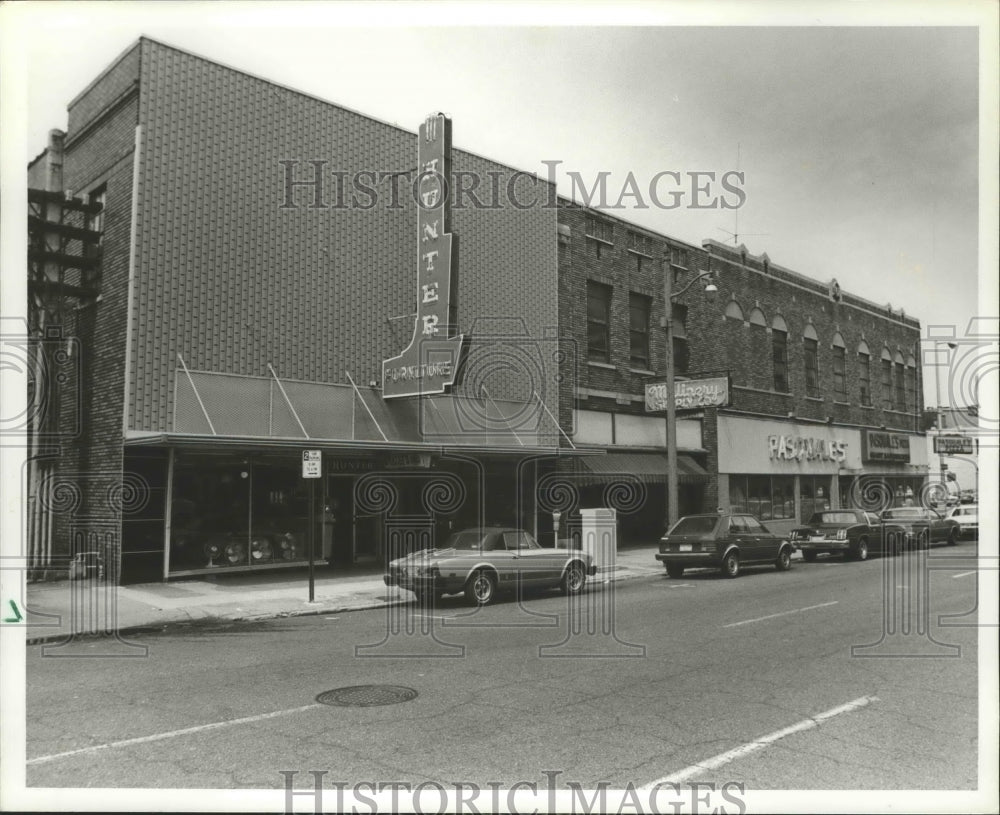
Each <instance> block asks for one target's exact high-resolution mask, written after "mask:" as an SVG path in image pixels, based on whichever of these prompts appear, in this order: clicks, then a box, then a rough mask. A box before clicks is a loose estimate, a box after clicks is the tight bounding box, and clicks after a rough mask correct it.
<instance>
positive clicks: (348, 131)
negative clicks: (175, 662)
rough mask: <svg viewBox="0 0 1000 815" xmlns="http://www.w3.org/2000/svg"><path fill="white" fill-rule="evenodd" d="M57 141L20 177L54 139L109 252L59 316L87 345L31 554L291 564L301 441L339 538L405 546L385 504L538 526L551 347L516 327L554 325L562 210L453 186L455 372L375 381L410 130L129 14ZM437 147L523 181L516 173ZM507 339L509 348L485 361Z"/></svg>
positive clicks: (321, 528)
mask: <svg viewBox="0 0 1000 815" xmlns="http://www.w3.org/2000/svg"><path fill="white" fill-rule="evenodd" d="M60 141H61V144H53V145H52V146H51V147H50V150H48V151H47V152H46V153H45V154H43V156H41V157H39V159H37V160H36V161H35V162H33V164H32V166H31V168H30V175H31V178H32V183H41V180H40V179H42V177H43V176H44V175H45V173H46V171H45V169H44V168H45V167H46V166H48V165H51V164H59V163H61V164H62V173H63V186H64V191H65V192H66V193H68V194H71V195H73V196H76V197H78V198H81V199H84V200H100V201H102V202H103V203H104V210H103V218H104V221H103V250H102V251H103V264H102V271H101V276H100V280H99V296H98V297H96V298H94V299H92V300H90V301H89V302H87V303H85V304H80V307H79V308H76V309H74V310H71V311H70V313H69V315H68V316H67V322H66V325H64V326H62V328H63V330H64V331H65V332H66V333H67V335H69V336H72V337H74V338H76V339H77V340H78V345H79V347H80V348H81V349H83V352H82V355H80V356H78V357H76V358H75V361H74V362H73V369H74V371H75V372H76V374H77V375H78V377H79V380H78V381H77V380H74V381H73V383H71V384H68V385H67V386H66V389H65V390H66V393H67V398H66V400H65V401H66V402H67V404H69V405H75V406H76V409H77V410H78V412H79V422H78V425H79V427H80V428H81V432H80V433H79V435H77V436H75V437H74V438H72V439H64V440H63V442H62V444H61V445H59V446H54V447H53V448H52V449H51V450H49V451H48V458H47V459H46V460H45V461H46V462H47V471H46V474H45V476H44V478H43V479H42V480H43V481H44V482H45V484H44V485H43V487H44V489H43V490H42V491H41V492H38V493H36V494H34V495H32V496H31V501H32V510H31V511H32V512H36V511H37V513H38V514H40V515H44V516H45V519H44V521H43V522H42V523H40V524H39V525H38V529H37V530H36V531H35V532H34V533H32V534H33V535H34V538H35V539H34V540H31V541H29V549H30V551H31V552H32V555H33V559H34V565H35V566H36V568H37V569H44V568H45V567H47V566H48V565H50V561H51V560H52V558H53V557H55V558H58V557H59V556H65V555H70V554H75V553H78V552H80V551H83V550H97V551H100V552H102V553H103V554H104V555H105V556H106V557H107V558H109V560H110V561H112V565H113V568H114V569H115V571H116V573H120V577H121V579H122V580H123V581H135V580H149V579H161V578H165V577H168V576H172V575H177V574H186V573H190V572H192V571H199V570H202V569H204V568H214V569H220V568H252V567H254V566H255V565H268V566H271V567H273V566H276V565H283V564H286V563H297V562H301V561H302V559H303V557H304V556H305V545H304V542H305V540H306V539H307V538H308V536H309V531H310V530H309V526H310V514H309V509H308V507H309V501H308V497H309V496H308V489H309V487H308V484H307V482H304V481H303V479H302V478H301V477H300V471H301V466H300V461H301V458H302V452H303V450H305V449H320V450H322V451H323V477H322V479H320V480H321V481H322V487H321V488H320V489H319V490H318V491H317V492H316V494H315V495H314V497H315V500H316V507H317V509H316V510H315V511H314V512H313V514H312V516H311V521H312V526H313V530H314V532H315V534H316V536H317V539H318V540H321V541H322V553H321V554H320V552H319V551H317V554H318V555H320V556H322V557H326V558H329V559H330V560H332V561H335V562H339V563H345V564H350V563H352V562H356V561H359V560H364V559H374V560H376V561H381V560H384V559H385V558H386V557H387V556H388V555H390V554H392V553H393V552H395V551H397V550H398V548H399V547H396V548H393V546H392V545H391V542H390V541H388V540H387V538H386V535H387V530H388V529H389V528H390V526H391V521H392V518H395V517H400V518H408V519H409V521H407V523H406V524H403V525H402V526H401V527H400V528H401V529H403V528H404V527H405V532H400V534H401V535H409V536H410V538H411V539H408V540H407V541H403V543H402V546H403V548H407V547H412V546H422V545H428V544H429V543H431V542H433V540H434V537H433V536H434V535H440V534H441V533H442V531H443V530H446V529H447V528H448V527H450V526H454V525H456V524H464V523H475V522H479V521H496V520H503V521H506V522H514V521H517V522H520V523H524V524H525V525H526V526H527V527H528V528H529V529H532V528H535V522H534V518H535V512H534V508H533V506H532V503H531V502H532V500H533V492H532V490H531V489H530V487H529V486H523V485H529V484H530V483H531V481H532V479H533V478H534V476H533V475H532V473H533V468H534V467H535V462H536V461H541V462H544V461H545V459H546V454H547V453H548V454H551V453H552V451H553V450H555V449H556V448H557V446H558V429H557V428H556V426H555V419H554V416H555V414H556V412H557V410H558V398H559V395H558V390H557V388H556V386H555V384H554V383H555V381H556V379H557V377H556V371H557V368H558V365H559V362H558V360H557V359H556V356H555V354H554V353H552V354H547V353H546V352H545V346H544V342H543V343H542V346H539V344H538V343H537V342H535V343H534V344H532V343H530V342H526V341H525V340H526V338H536V339H539V338H540V339H542V340H545V338H546V337H553V338H554V332H555V326H556V323H557V246H556V243H555V240H554V235H555V234H556V215H555V210H554V208H543V207H541V206H539V207H535V208H532V209H529V210H521V209H516V208H512V207H504V208H477V207H472V206H466V207H464V208H463V207H458V206H455V207H452V211H451V213H450V214H451V227H450V229H451V231H452V232H453V233H454V235H455V236H457V241H458V242H459V247H458V250H457V253H456V254H457V256H458V257H459V258H460V259H461V270H460V274H459V275H457V276H456V277H457V282H454V283H453V285H452V287H451V288H452V292H451V294H452V298H451V309H450V314H448V315H446V316H445V318H444V319H445V320H446V321H448V322H451V323H452V324H453V326H454V331H453V333H455V334H456V335H462V336H463V337H464V344H465V347H464V352H463V360H464V361H463V366H464V370H463V375H462V377H461V378H460V381H459V382H458V383H457V385H456V387H455V388H454V389H453V390H452V392H451V393H446V394H441V395H440V396H434V397H431V396H425V397H421V398H417V399H396V400H390V399H384V398H383V394H382V393H381V389H380V387H379V385H380V380H381V376H382V364H383V361H384V360H388V359H391V358H392V357H393V356H395V355H397V354H399V353H400V351H401V350H402V349H403V348H404V347H406V346H407V342H408V340H409V339H410V338H411V336H412V335H413V333H414V331H415V328H414V325H415V315H414V303H417V302H418V296H417V274H416V273H417V269H418V263H420V262H421V261H420V258H419V257H418V252H419V247H420V245H421V244H420V242H419V241H418V235H417V229H416V224H417V205H416V199H415V196H414V195H412V194H411V192H413V191H414V190H416V187H415V186H413V185H414V184H415V183H416V182H415V177H416V173H415V168H416V166H417V142H418V139H417V136H416V134H414V133H412V132H408V131H405V130H403V129H400V128H398V127H395V126H391V125H388V124H385V123H382V122H379V121H376V120H374V119H371V118H369V117H366V116H362V115H360V114H357V113H354V112H352V111H350V110H346V109H344V108H342V107H338V106H336V105H333V104H330V103H328V102H324V101H321V100H319V99H316V98H313V97H310V96H308V95H305V94H302V93H299V92H296V91H293V90H290V89H287V88H284V87H281V86H278V85H276V84H274V83H271V82H268V81H264V80H262V79H259V78H256V77H254V76H250V75H248V74H246V73H243V72H240V71H236V70H233V69H230V68H228V67H225V66H222V65H219V64H217V63H214V62H211V61H209V60H206V59H203V58H200V57H197V56H195V55H192V54H189V53H186V52H184V51H181V50H178V49H176V48H173V47H169V46H167V45H164V44H161V43H158V42H156V41H153V40H150V39H147V38H142V39H141V40H139V41H138V42H137V43H135V44H134V45H133V46H132V47H130V48H129V49H128V50H126V51H125V52H124V53H123V54H122V55H121V56H119V57H118V59H116V60H115V61H114V62H113V63H112V64H111V65H110V66H109V67H108V68H107V69H106V70H105V71H104V72H103V73H101V74H100V75H99V76H98V77H97V78H96V79H95V80H94V81H93V82H91V83H90V84H89V85H88V86H87V87H86V88H85V89H84V90H83V91H82V92H81V93H80V94H79V95H78V96H77V97H76V98H75V99H74V100H72V101H71V102H70V104H69V120H68V129H67V132H66V134H65V138H63V139H61V140H60ZM60 148H61V149H60ZM449 155H450V158H451V161H452V165H453V166H452V170H453V172H455V173H466V174H473V173H474V174H476V175H477V176H478V177H480V178H492V179H495V183H497V184H500V185H503V188H506V186H507V184H508V182H509V183H511V184H512V185H514V186H515V189H517V194H518V195H520V196H521V197H525V195H526V193H525V190H522V189H519V188H517V187H516V185H517V184H518V183H520V184H527V183H528V182H529V181H530V179H523V180H522V179H520V176H523V175H524V174H517V175H518V176H519V177H518V178H511V176H513V175H514V171H512V170H510V169H509V168H506V167H503V166H501V165H499V164H496V163H495V162H492V161H489V160H487V159H485V158H481V157H479V156H476V155H473V154H471V153H467V152H463V151H460V150H454V151H453V152H451V153H450V154H449ZM369 172H371V173H380V174H382V175H383V176H384V178H382V177H380V179H376V178H369V179H368V181H369V183H370V184H371V185H372V187H375V185H376V183H379V180H381V182H382V187H381V188H379V189H378V193H379V195H381V196H382V198H381V199H380V200H379V202H378V204H377V205H371V206H367V207H366V206H345V205H343V204H342V199H343V196H344V195H345V194H350V195H354V194H355V193H356V192H358V190H357V189H355V188H351V187H346V186H345V185H344V182H343V179H345V178H347V179H352V178H355V177H356V174H359V173H361V174H364V173H369ZM338 174H340V175H338ZM365 201H366V199H362V204H364V203H365ZM445 231H447V229H446V230H445ZM548 342H549V344H553V346H554V339H550V340H548ZM504 347H506V348H507V349H508V350H509V351H510V353H508V354H507V355H506V356H507V357H508V363H509V360H510V359H511V358H513V359H514V360H515V364H513V365H511V364H505V365H501V366H497V365H495V364H494V358H493V356H492V355H493V354H494V353H495V351H496V349H498V348H504ZM522 351H523V352H524V353H521V352H522ZM519 354H520V355H521V357H523V359H521V357H519V356H518V355H519ZM519 359H520V362H521V363H523V365H522V367H523V366H527V369H529V370H530V372H531V376H530V377H526V376H524V375H523V373H524V372H523V370H518V360H519ZM549 383H551V386H550V387H546V386H547V385H548V384H549ZM77 385H79V387H76V386H77ZM548 457H549V459H551V458H552V456H551V455H549V456H548ZM542 466H544V464H543V465H542ZM376 473H381V474H384V475H385V477H386V479H387V480H388V483H389V485H390V486H389V487H388V491H389V492H390V493H391V494H390V495H386V494H385V490H384V489H382V490H380V489H377V488H376V485H375V481H374V480H369V481H366V478H368V477H369V476H372V475H373V474H376ZM68 493H71V494H72V498H71V500H69V501H68V502H66V503H65V504H61V505H56V504H54V503H53V502H52V501H51V500H49V499H48V498H47V497H46V496H51V495H63V494H68ZM320 507H321V508H322V509H319V508H320ZM414 530H416V531H414ZM414 535H415V536H416V539H413V536H414ZM43 537H44V538H45V540H42V538H43Z"/></svg>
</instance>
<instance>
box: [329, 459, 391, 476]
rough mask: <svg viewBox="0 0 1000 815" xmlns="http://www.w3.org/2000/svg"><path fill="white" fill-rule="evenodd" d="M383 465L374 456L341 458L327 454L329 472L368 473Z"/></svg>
mask: <svg viewBox="0 0 1000 815" xmlns="http://www.w3.org/2000/svg"><path fill="white" fill-rule="evenodd" d="M381 466H382V465H381V464H379V462H377V461H376V460H375V459H373V458H339V457H337V456H327V459H326V471H327V473H331V474H332V473H367V472H371V471H372V470H377V469H379V468H380V467H381Z"/></svg>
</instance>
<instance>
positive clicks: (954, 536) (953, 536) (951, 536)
mask: <svg viewBox="0 0 1000 815" xmlns="http://www.w3.org/2000/svg"><path fill="white" fill-rule="evenodd" d="M956 543H958V533H956V532H955V530H954V529H952V530H951V531H950V532H949V533H948V545H949V546H954V545H955V544H956Z"/></svg>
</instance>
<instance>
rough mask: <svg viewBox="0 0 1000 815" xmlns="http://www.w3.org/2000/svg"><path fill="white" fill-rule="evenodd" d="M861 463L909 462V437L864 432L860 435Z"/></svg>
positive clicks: (869, 431)
mask: <svg viewBox="0 0 1000 815" xmlns="http://www.w3.org/2000/svg"><path fill="white" fill-rule="evenodd" d="M861 460H862V461H906V462H909V460H910V437H909V436H908V435H906V434H905V433H890V432H887V431H885V430H864V431H862V433H861Z"/></svg>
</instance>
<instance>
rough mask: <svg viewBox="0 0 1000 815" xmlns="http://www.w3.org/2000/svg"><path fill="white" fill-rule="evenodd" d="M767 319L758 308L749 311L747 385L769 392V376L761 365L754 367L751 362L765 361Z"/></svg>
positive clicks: (766, 351)
mask: <svg viewBox="0 0 1000 815" xmlns="http://www.w3.org/2000/svg"><path fill="white" fill-rule="evenodd" d="M767 346H768V340H767V318H766V317H765V316H764V312H763V311H761V310H760V307H759V306H754V308H753V309H751V311H750V342H749V348H748V354H749V356H748V357H747V360H748V361H749V362H750V364H749V365H747V385H749V386H750V387H751V388H759V389H760V390H769V389H770V388H771V376H769V375H768V372H767V369H766V368H765V367H764V366H763V365H754V364H753V360H764V359H767V354H768V350H769V349H768V347H767Z"/></svg>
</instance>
